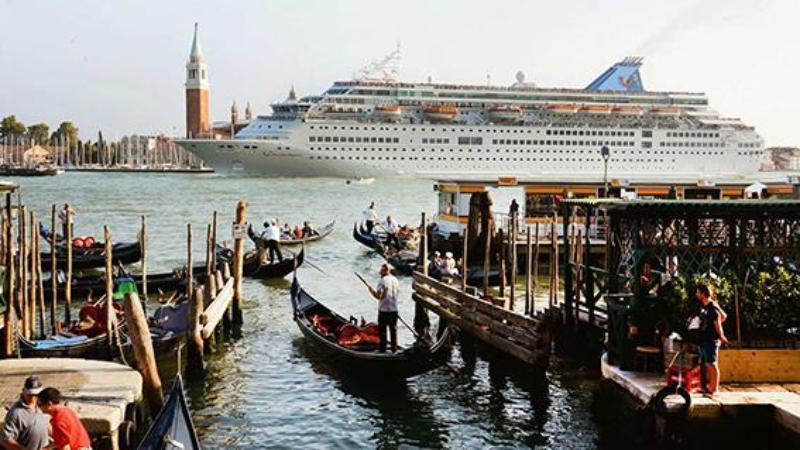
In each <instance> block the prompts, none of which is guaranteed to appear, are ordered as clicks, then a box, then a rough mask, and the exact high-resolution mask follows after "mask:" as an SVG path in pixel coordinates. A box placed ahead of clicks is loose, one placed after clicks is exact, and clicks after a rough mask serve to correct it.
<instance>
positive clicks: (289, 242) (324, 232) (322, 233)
mask: <svg viewBox="0 0 800 450" xmlns="http://www.w3.org/2000/svg"><path fill="white" fill-rule="evenodd" d="M335 228H336V219H333V220H331V221H330V222H328V223H327V224H326V225H325V226H323V227H321V228H318V229H316V230H314V231H316V233H317V234H314V235H313V236H309V237H307V238H305V239H294V238H291V239H287V238H285V237H284V236H283V233H281V239H280V240H279V241H278V242H279V243H280V244H281V245H282V246H293V245H295V246H296V245H302V244H303V243H304V242H305V243H309V242H315V241H319V240H320V239H323V238H325V237H326V236H328V235H329V234H331V233H333V230H334V229H335ZM247 235H248V236H249V237H250V240H251V241H253V243H254V244H256V246H258V245H262V246H263V247H266V245H265V244H264V243H263V239H261V237H260V236H259V235H257V234H256V233H255V232H254V231H253V229H252V228H249V227H248V228H247Z"/></svg>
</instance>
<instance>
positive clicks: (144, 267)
mask: <svg viewBox="0 0 800 450" xmlns="http://www.w3.org/2000/svg"><path fill="white" fill-rule="evenodd" d="M139 247H140V249H141V250H142V297H144V302H145V303H147V217H146V216H145V215H144V214H143V215H142V232H141V233H140V236H139Z"/></svg>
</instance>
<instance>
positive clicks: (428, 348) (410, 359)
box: [291, 278, 451, 380]
mask: <svg viewBox="0 0 800 450" xmlns="http://www.w3.org/2000/svg"><path fill="white" fill-rule="evenodd" d="M291 297H292V310H293V311H294V321H295V323H297V326H298V327H299V328H300V331H301V332H302V333H303V335H304V336H305V337H306V338H308V339H310V340H311V341H312V342H314V343H315V344H316V345H317V346H318V347H320V348H322V349H323V350H325V351H326V352H328V353H330V354H331V355H333V358H334V359H335V360H336V361H335V362H336V365H337V367H341V368H344V369H346V370H348V371H352V372H353V373H355V374H364V375H367V376H369V377H370V378H375V379H379V380H380V379H386V378H409V377H413V376H416V375H419V374H422V373H425V372H427V371H430V370H432V369H435V368H436V367H438V366H440V365H442V364H444V363H445V362H446V360H447V358H448V356H449V354H450V345H451V336H450V327H448V326H447V325H443V324H444V319H441V320H440V324H439V327H440V329H439V332H438V337H437V339H436V341H435V342H434V343H433V344H432V345H428V344H426V343H423V342H419V341H418V342H416V343H414V345H412V346H411V347H408V348H404V349H399V351H398V352H397V353H389V352H386V353H381V352H379V351H377V349H375V350H358V349H354V348H351V347H345V346H343V345H340V344H339V342H338V340H337V338H336V337H335V336H333V335H332V334H331V333H328V334H323V333H322V331H320V330H319V328H317V327H316V326H315V325H314V320H315V317H316V318H319V317H325V318H326V319H327V320H329V321H330V322H331V323H332V325H335V326H337V327H341V326H344V325H346V324H348V323H349V322H348V320H347V319H345V318H344V317H342V316H340V315H338V314H336V313H334V312H333V311H331V310H330V309H328V308H327V307H325V306H324V305H323V304H321V303H320V302H319V301H317V300H316V299H314V298H313V297H312V296H311V295H309V294H308V293H307V292H306V291H305V290H304V289H303V288H302V287H301V286H300V283H299V282H298V281H297V278H295V279H294V281H293V282H292V289H291ZM443 326H444V328H442V327H443Z"/></svg>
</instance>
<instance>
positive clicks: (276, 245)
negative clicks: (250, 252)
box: [261, 219, 283, 264]
mask: <svg viewBox="0 0 800 450" xmlns="http://www.w3.org/2000/svg"><path fill="white" fill-rule="evenodd" d="M265 225H266V223H265ZM261 238H262V239H263V240H264V241H266V243H267V250H269V263H270V264H273V263H274V262H275V255H276V254H277V256H278V262H281V261H283V254H282V253H281V244H280V238H281V231H280V228H278V222H277V221H276V220H275V219H272V222H270V223H269V224H268V226H267V227H266V229H264V232H263V233H262V235H261Z"/></svg>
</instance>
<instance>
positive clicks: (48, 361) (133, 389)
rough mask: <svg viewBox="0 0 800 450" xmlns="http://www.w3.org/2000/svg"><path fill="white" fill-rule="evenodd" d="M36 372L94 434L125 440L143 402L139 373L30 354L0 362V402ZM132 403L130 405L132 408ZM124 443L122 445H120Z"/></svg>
mask: <svg viewBox="0 0 800 450" xmlns="http://www.w3.org/2000/svg"><path fill="white" fill-rule="evenodd" d="M32 374H36V375H39V376H40V377H41V379H42V383H43V384H44V385H45V386H55V387H57V388H58V390H59V391H61V393H62V395H63V396H64V399H65V403H66V405H67V406H69V407H70V408H72V409H73V410H75V412H77V413H78V417H80V419H81V422H83V425H84V426H85V427H86V430H87V431H88V432H89V435H90V436H91V437H92V438H103V437H104V438H108V439H110V446H111V448H118V446H119V443H120V440H122V441H123V442H122V443H123V444H124V443H125V440H126V439H128V438H129V436H127V433H129V431H130V430H131V426H132V424H133V422H134V421H135V420H136V417H135V416H136V414H134V413H133V411H134V410H135V407H136V406H135V405H136V404H138V403H139V402H141V401H142V377H141V376H140V375H139V373H138V372H137V371H135V370H133V369H131V368H130V367H128V366H125V365H122V364H117V363H112V362H104V361H93V360H87V359H72V358H42V359H39V358H33V359H6V360H0V405H2V406H4V407H9V406H11V404H12V403H14V402H15V401H16V400H17V399H18V398H19V395H20V392H21V390H22V386H23V384H24V383H25V378H27V377H28V376H29V375H32ZM132 405H133V406H132ZM123 447H125V445H123Z"/></svg>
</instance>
